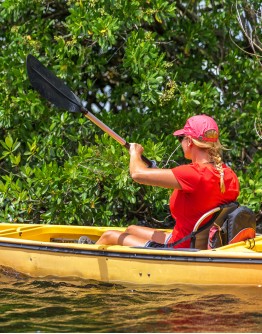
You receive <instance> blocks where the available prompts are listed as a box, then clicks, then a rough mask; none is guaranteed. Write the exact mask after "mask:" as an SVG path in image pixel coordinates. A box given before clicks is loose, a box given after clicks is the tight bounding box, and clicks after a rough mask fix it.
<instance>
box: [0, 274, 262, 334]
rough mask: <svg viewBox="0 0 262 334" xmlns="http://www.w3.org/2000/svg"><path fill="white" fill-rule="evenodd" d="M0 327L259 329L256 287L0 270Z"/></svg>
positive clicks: (261, 304) (260, 310) (40, 329)
mask: <svg viewBox="0 0 262 334" xmlns="http://www.w3.org/2000/svg"><path fill="white" fill-rule="evenodd" d="M0 282H1V283H0V298H1V299H0V300H1V303H0V312H1V318H0V325H1V332H37V331H38V332H101V333H102V332H115V333H116V332H122V333H125V332H129V333H130V332H137V333H138V332H140V333H142V332H152V333H153V332H243V333H244V332H249V333H251V332H261V328H262V322H261V318H262V317H261V315H262V300H261V295H262V294H261V289H262V288H259V287H221V286H213V287H211V286H189V285H188V286H187V285H179V286H176V287H170V288H167V287H162V288H160V287H150V288H149V287H147V288H146V287H141V286H140V287H134V286H129V287H128V286H122V285H117V284H108V283H98V282H95V281H67V282H59V281H58V280H55V279H38V280H36V279H32V278H29V277H26V276H22V275H18V274H17V273H13V274H12V273H11V272H10V271H8V270H7V271H6V270H2V271H0Z"/></svg>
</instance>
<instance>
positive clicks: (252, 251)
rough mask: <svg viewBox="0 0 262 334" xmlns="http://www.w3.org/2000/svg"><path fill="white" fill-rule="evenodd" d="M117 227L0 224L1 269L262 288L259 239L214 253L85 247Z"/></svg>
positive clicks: (124, 280) (72, 276)
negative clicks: (86, 238) (2, 267)
mask: <svg viewBox="0 0 262 334" xmlns="http://www.w3.org/2000/svg"><path fill="white" fill-rule="evenodd" d="M109 229H110V230H112V229H116V230H120V231H122V230H124V228H118V227H114V228H112V227H110V228H108V227H94V226H84V227H83V226H67V225H66V226H64V225H40V224H39V225H36V224H5V223H2V224H0V265H1V266H4V267H8V268H12V269H13V270H15V271H17V272H20V273H22V274H25V275H29V276H31V277H38V278H43V277H56V278H63V279H76V278H81V279H94V280H98V281H103V282H111V283H128V284H145V285H172V284H223V285H230V284H234V285H235V284H241V285H262V235H257V236H256V237H255V238H254V239H248V240H246V241H242V242H238V243H235V244H232V245H227V246H223V247H220V248H216V249H214V250H198V249H182V248H181V249H159V248H158V249H151V248H150V249H149V248H143V247H126V246H108V245H106V246H105V245H95V244H94V245H89V244H84V243H81V240H82V239H83V238H84V237H86V236H87V237H89V238H91V239H92V240H93V241H96V240H97V239H98V238H99V237H100V236H101V234H102V233H103V232H105V231H106V230H109Z"/></svg>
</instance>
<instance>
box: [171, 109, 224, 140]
mask: <svg viewBox="0 0 262 334" xmlns="http://www.w3.org/2000/svg"><path fill="white" fill-rule="evenodd" d="M208 130H215V131H216V132H217V137H214V138H208V137H205V133H206V132H207V131H208ZM173 135H174V136H191V137H192V138H195V139H199V140H203V141H210V142H216V141H217V140H218V135H219V130H218V126H217V123H216V122H215V121H214V120H213V118H212V117H209V116H207V115H196V116H192V117H190V118H189V119H188V120H187V121H186V124H185V126H184V128H183V129H181V130H177V131H175V132H174V133H173Z"/></svg>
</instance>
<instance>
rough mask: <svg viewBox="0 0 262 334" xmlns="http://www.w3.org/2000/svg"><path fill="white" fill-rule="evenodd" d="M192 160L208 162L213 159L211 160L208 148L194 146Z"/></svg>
mask: <svg viewBox="0 0 262 334" xmlns="http://www.w3.org/2000/svg"><path fill="white" fill-rule="evenodd" d="M191 153H192V162H193V163H198V164H208V163H211V162H212V161H211V160H210V156H209V154H208V151H207V150H203V149H200V148H199V147H197V146H195V145H194V146H193V147H192V152H191Z"/></svg>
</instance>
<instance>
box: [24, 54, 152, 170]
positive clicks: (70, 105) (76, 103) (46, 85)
mask: <svg viewBox="0 0 262 334" xmlns="http://www.w3.org/2000/svg"><path fill="white" fill-rule="evenodd" d="M26 67H27V74H28V78H29V80H30V83H31V85H32V86H33V88H34V89H35V90H37V91H38V92H39V93H40V95H42V97H44V98H46V99H47V100H48V101H50V102H51V103H53V104H54V105H55V106H56V107H58V108H62V109H66V110H68V111H70V112H79V113H82V114H83V115H84V116H85V117H86V118H88V119H89V120H90V121H91V122H93V123H94V124H96V125H97V126H98V127H99V128H100V129H102V130H103V131H104V132H106V133H107V134H108V135H109V136H111V137H112V138H114V139H115V140H116V141H117V142H118V143H119V144H121V145H122V146H124V147H125V148H127V149H129V147H130V144H129V143H128V142H127V141H125V140H124V139H123V138H122V137H120V136H119V135H118V134H117V133H115V132H114V131H113V130H111V129H110V128H109V127H108V126H107V125H105V124H104V123H103V122H101V121H100V120H99V119H98V118H97V117H96V116H94V115H93V114H92V113H91V112H90V111H88V110H87V109H85V108H84V107H83V105H82V103H81V101H80V99H79V98H78V97H77V96H76V95H75V94H74V93H73V92H72V91H71V90H70V88H69V87H67V86H66V85H65V84H64V82H63V81H62V80H61V79H59V78H58V77H56V76H55V74H54V73H52V72H51V71H49V70H48V69H47V68H46V67H45V66H44V65H43V64H42V63H41V62H40V61H39V60H38V59H36V58H35V57H34V56H32V55H31V54H29V55H28V56H27V59H26ZM142 160H143V161H144V162H145V163H146V164H147V165H148V167H155V161H151V160H149V159H147V158H146V157H144V156H143V155H142Z"/></svg>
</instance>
